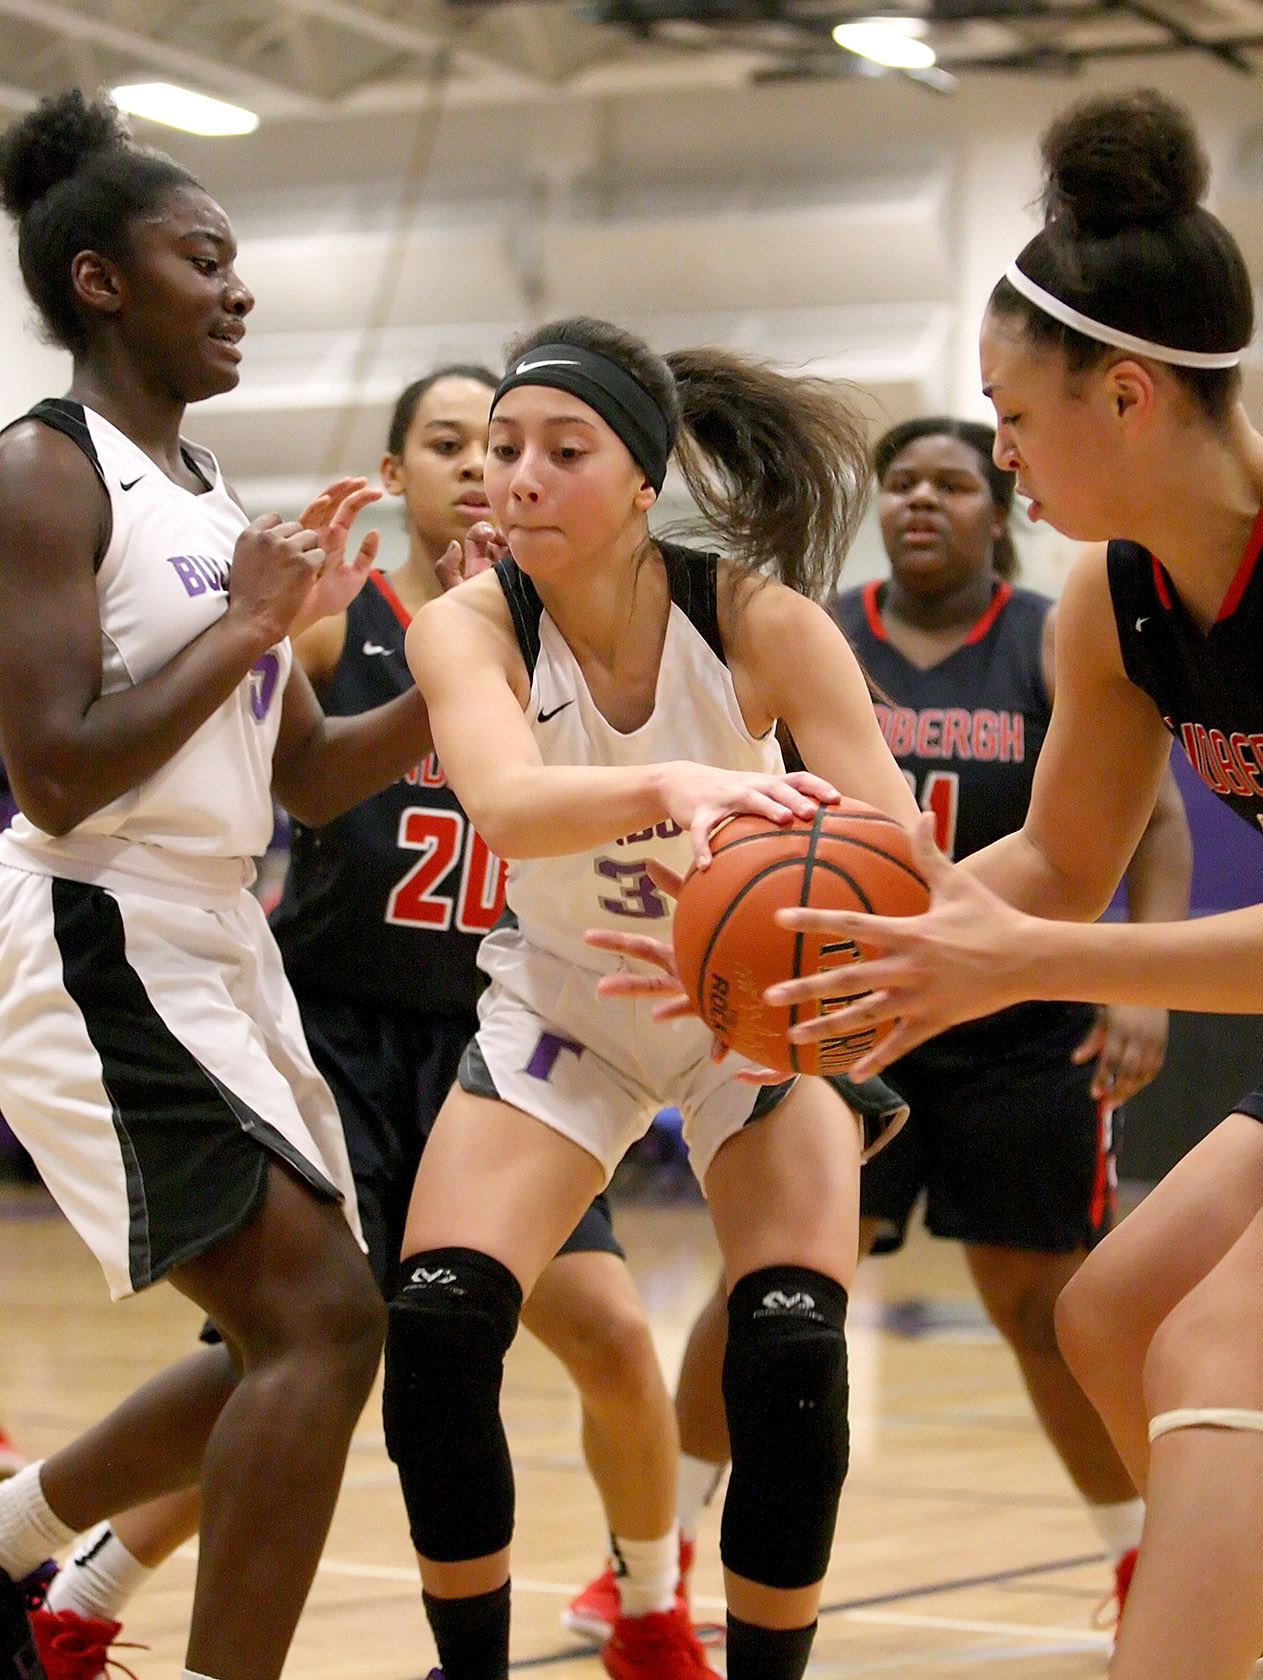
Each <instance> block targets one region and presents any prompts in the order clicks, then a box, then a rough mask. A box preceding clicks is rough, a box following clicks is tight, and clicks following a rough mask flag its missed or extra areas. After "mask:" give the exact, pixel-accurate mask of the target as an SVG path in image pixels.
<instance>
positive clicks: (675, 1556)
mask: <svg viewBox="0 0 1263 1680" xmlns="http://www.w3.org/2000/svg"><path fill="white" fill-rule="evenodd" d="M610 1552H611V1555H612V1556H613V1559H614V1577H615V1579H616V1580H617V1582H618V1602H619V1608H620V1609H621V1610H622V1612H623V1614H624V1616H648V1615H649V1614H650V1613H651V1612H653V1611H655V1610H669V1609H670V1608H671V1606H672V1605H673V1604H674V1603H675V1589H676V1584H677V1582H678V1581H679V1579H680V1535H679V1530H678V1529H674V1528H672V1529H670V1530H669V1531H668V1532H667V1533H666V1534H664V1535H663V1536H662V1538H661V1540H624V1539H622V1538H621V1536H619V1535H617V1534H611V1535H610Z"/></svg>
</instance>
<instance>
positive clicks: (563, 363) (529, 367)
mask: <svg viewBox="0 0 1263 1680" xmlns="http://www.w3.org/2000/svg"><path fill="white" fill-rule="evenodd" d="M582 366H583V363H582V362H571V361H567V360H566V358H565V357H564V356H552V357H549V358H547V359H546V360H545V361H542V362H519V363H518V365H517V366H516V367H515V368H514V370H513V377H514V379H516V378H517V376H518V374H519V373H534V372H535V369H536V368H542V367H582Z"/></svg>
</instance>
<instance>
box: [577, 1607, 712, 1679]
mask: <svg viewBox="0 0 1263 1680" xmlns="http://www.w3.org/2000/svg"><path fill="white" fill-rule="evenodd" d="M601 1663H602V1666H603V1667H604V1669H605V1672H606V1673H607V1674H608V1675H609V1676H610V1677H611V1680H720V1677H719V1675H718V1674H717V1673H716V1672H715V1670H714V1669H713V1668H712V1667H711V1666H710V1664H709V1663H708V1662H707V1661H706V1653H705V1652H704V1651H703V1650H702V1647H701V1645H700V1644H699V1643H698V1639H697V1635H696V1634H695V1633H694V1632H693V1624H692V1622H691V1621H690V1620H689V1613H688V1611H687V1610H686V1609H685V1607H684V1605H683V1604H677V1605H676V1606H675V1608H674V1609H672V1610H657V1611H652V1612H651V1613H650V1614H649V1615H648V1616H619V1618H618V1619H617V1621H616V1622H615V1623H614V1631H613V1633H611V1634H610V1637H609V1638H608V1639H607V1640H606V1642H605V1644H604V1645H603V1646H602V1647H601Z"/></svg>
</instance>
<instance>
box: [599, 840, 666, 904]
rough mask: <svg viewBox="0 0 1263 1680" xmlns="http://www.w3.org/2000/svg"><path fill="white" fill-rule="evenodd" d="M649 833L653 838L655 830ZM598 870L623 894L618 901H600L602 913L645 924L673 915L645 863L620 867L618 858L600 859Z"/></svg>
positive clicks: (601, 899)
mask: <svg viewBox="0 0 1263 1680" xmlns="http://www.w3.org/2000/svg"><path fill="white" fill-rule="evenodd" d="M649 832H650V834H652V833H653V830H652V829H650V831H649ZM595 868H596V872H597V874H598V875H604V877H605V878H606V880H607V881H614V882H615V883H616V884H617V886H618V890H619V897H618V898H599V899H598V900H597V903H598V904H599V905H600V906H601V908H602V910H608V911H609V913H610V914H611V915H612V916H634V917H635V918H636V919H637V920H638V921H642V922H646V921H648V922H653V921H658V920H659V919H660V918H661V917H663V916H666V915H669V914H670V911H669V909H668V906H667V902H666V900H665V899H664V898H663V896H662V894H661V893H660V892H659V891H658V889H657V888H656V887H655V886H654V884H653V881H652V879H651V878H650V875H649V871H648V870H647V869H646V868H645V866H644V864H643V863H620V862H619V861H618V859H617V858H611V857H599V858H597V859H596V862H595Z"/></svg>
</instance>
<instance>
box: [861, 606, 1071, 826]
mask: <svg viewBox="0 0 1263 1680" xmlns="http://www.w3.org/2000/svg"><path fill="white" fill-rule="evenodd" d="M884 588H885V586H884V584H880V583H869V584H865V585H864V587H863V588H862V589H849V590H847V591H846V592H845V593H844V594H841V595H836V596H834V598H833V600H832V601H831V602H830V610H831V611H832V613H833V615H834V617H835V618H836V619H837V621H838V623H839V624H840V625H841V627H842V629H843V631H844V632H845V634H846V637H847V640H848V641H849V642H850V644H851V646H852V647H853V648H854V649H855V652H856V654H857V655H858V657H859V661H860V663H861V665H862V666H863V667H864V669H865V671H866V672H867V673H868V676H869V677H870V678H871V680H872V682H873V684H874V685H875V686H876V688H877V689H879V690H880V691H881V695H880V697H876V698H875V700H874V705H875V707H876V711H877V717H878V720H879V721H880V723H881V727H882V733H883V734H884V735H885V737H886V744H887V746H888V747H889V748H890V750H891V752H892V753H893V754H894V756H895V758H896V759H897V761H898V763H899V766H900V768H901V769H902V770H903V773H904V775H905V776H906V777H907V778H908V782H909V785H910V786H911V788H912V791H913V793H914V794H915V795H916V797H917V802H918V803H919V804H920V806H921V808H922V810H925V811H932V812H933V813H934V817H935V838H936V839H937V841H938V844H939V848H940V850H942V851H944V852H946V853H947V854H948V855H949V856H950V857H954V858H962V857H968V856H969V854H970V852H976V851H978V850H980V849H981V848H982V847H983V846H989V845H990V844H991V842H992V841H993V840H998V839H999V838H1000V837H1001V835H1004V834H1011V833H1012V832H1013V831H1014V829H1018V828H1021V826H1022V823H1023V821H1024V820H1025V817H1026V807H1027V806H1028V805H1029V804H1030V797H1031V780H1032V778H1033V776H1034V774H1035V760H1036V759H1037V758H1038V756H1039V749H1040V747H1041V746H1042V745H1043V743H1044V736H1045V734H1046V733H1047V731H1048V720H1049V718H1050V716H1051V715H1052V702H1051V700H1050V698H1049V694H1048V690H1047V687H1046V686H1045V683H1044V672H1043V663H1042V658H1041V650H1042V646H1043V635H1044V621H1045V619H1046V618H1047V616H1048V612H1049V608H1050V607H1051V606H1052V602H1051V601H1049V600H1048V599H1047V598H1046V597H1045V596H1043V595H1036V594H1035V593H1034V592H1033V591H1032V590H1029V589H1016V588H1014V586H1013V585H1012V584H1010V583H1000V584H998V585H997V586H996V589H995V593H994V594H993V595H992V597H991V602H990V605H989V606H988V607H987V609H986V611H985V612H984V613H983V614H982V616H981V617H980V618H979V619H978V621H977V623H976V624H975V625H973V627H972V628H971V629H970V631H969V634H968V635H967V636H966V637H965V641H964V643H963V645H962V646H961V647H958V648H957V649H956V650H955V652H954V653H949V654H948V655H947V656H946V658H944V659H940V660H939V661H938V662H937V663H936V664H934V665H931V666H930V667H929V668H928V669H926V670H922V668H921V667H920V666H919V665H915V664H913V662H912V660H910V659H908V658H906V657H905V655H904V654H902V653H900V652H899V650H898V648H897V647H895V645H894V643H893V642H892V641H891V640H890V638H889V637H888V636H887V634H886V628H885V625H884V624H883V623H882V619H881V602H882V596H883V592H884Z"/></svg>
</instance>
